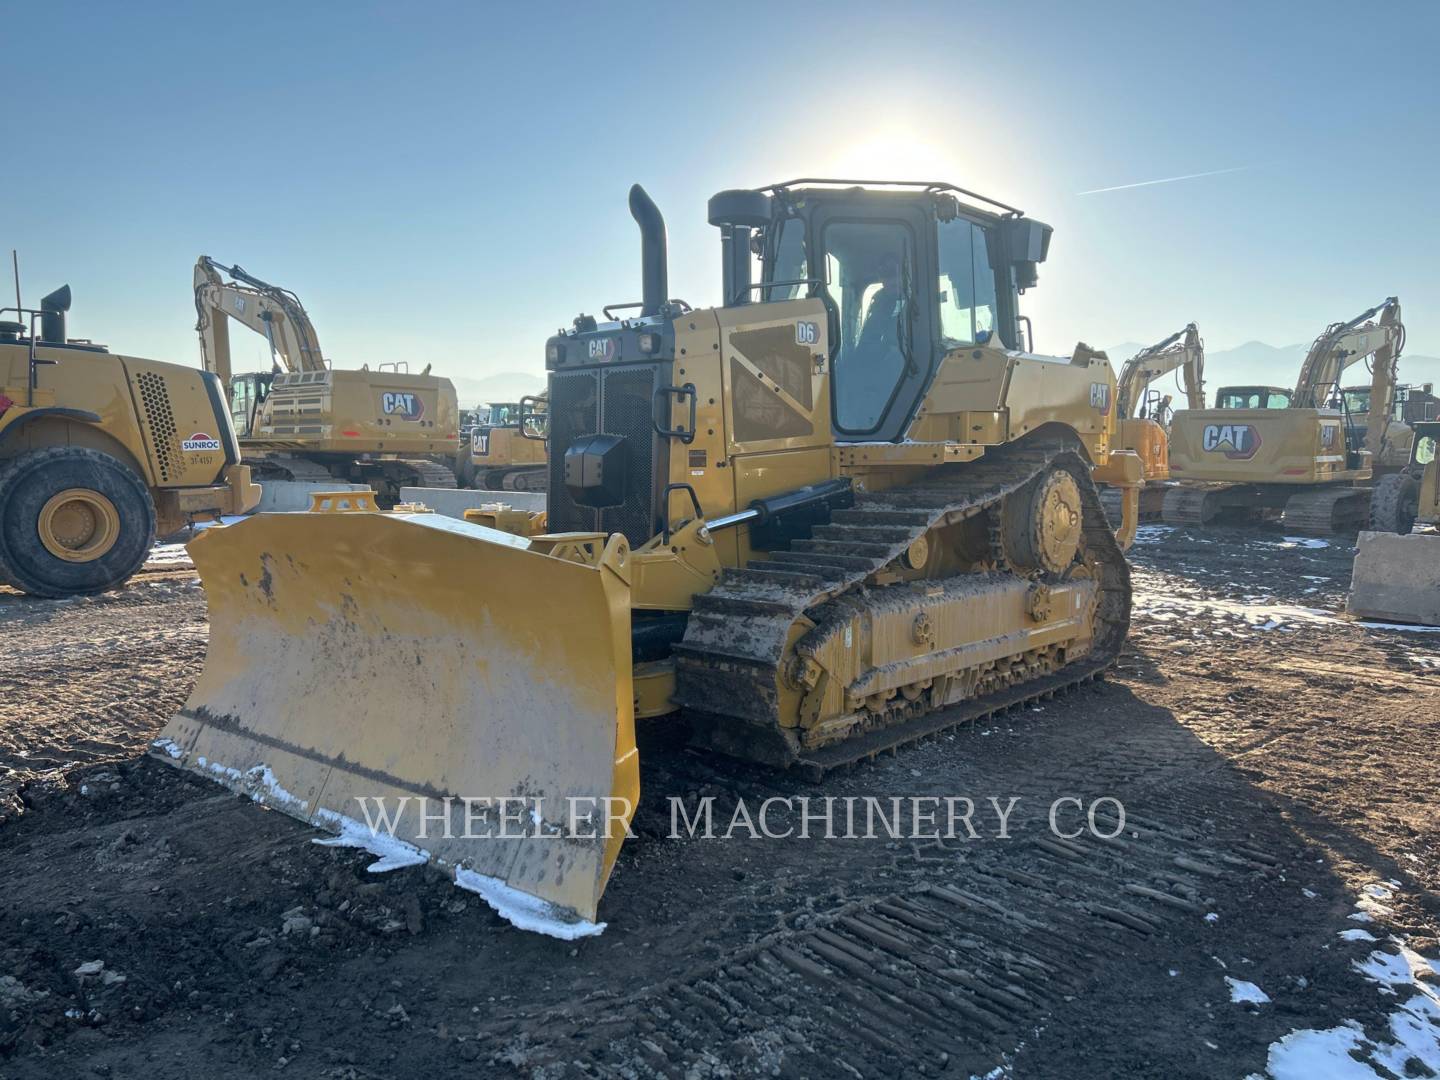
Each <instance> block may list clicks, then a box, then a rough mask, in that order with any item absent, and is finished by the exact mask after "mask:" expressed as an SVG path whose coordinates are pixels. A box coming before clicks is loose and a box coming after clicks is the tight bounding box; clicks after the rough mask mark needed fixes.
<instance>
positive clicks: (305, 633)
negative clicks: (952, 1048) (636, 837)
mask: <svg viewBox="0 0 1440 1080" xmlns="http://www.w3.org/2000/svg"><path fill="white" fill-rule="evenodd" d="M565 539H566V540H567V542H566V543H563V544H557V543H556V539H555V538H546V542H544V543H541V542H539V541H536V540H531V539H524V538H520V537H516V536H511V535H509V534H507V533H502V532H498V531H496V530H493V529H487V528H485V527H483V526H480V525H474V524H470V523H467V522H459V521H454V520H452V519H449V518H444V517H439V516H436V515H431V514H413V515H412V514H381V513H300V514H263V515H260V516H257V517H254V518H251V519H249V520H247V521H243V522H240V523H238V524H235V525H231V526H229V527H225V528H217V529H211V530H208V531H206V532H205V533H204V534H202V535H201V536H199V537H197V538H196V539H195V540H194V541H193V542H192V543H191V545H190V548H189V550H190V554H191V557H192V559H193V560H194V563H195V567H196V569H197V570H198V571H199V572H200V576H201V579H202V582H203V584H204V586H205V595H206V599H207V601H208V604H209V611H210V648H209V654H208V656H207V658H206V663H205V670H204V672H203V674H202V675H201V677H200V681H199V683H198V684H197V685H196V687H195V690H194V692H193V693H192V694H191V696H190V699H189V701H188V702H186V704H185V707H184V708H183V709H181V710H180V712H179V713H177V714H176V715H175V716H174V717H172V718H171V720H170V722H169V724H168V725H167V726H166V728H165V730H164V731H163V732H162V734H161V737H160V738H159V739H157V740H156V741H155V744H154V752H155V753H156V755H157V756H158V757H160V758H161V759H162V760H166V761H169V762H170V763H172V764H176V765H179V766H180V767H182V768H186V769H189V770H190V771H192V772H196V773H199V774H200V775H202V776H205V777H208V778H210V779H212V780H218V781H219V782H220V783H222V784H225V785H226V786H227V787H229V788H231V789H233V790H235V791H239V792H242V793H245V794H248V795H250V796H251V797H252V798H254V799H255V800H256V801H257V802H262V803H264V804H265V805H267V806H272V807H274V808H275V809H277V810H282V811H284V812H285V813H287V814H290V815H292V816H294V817H297V818H301V819H302V820H304V821H307V822H309V823H311V824H313V825H317V826H320V827H322V828H326V829H328V830H331V831H338V832H340V833H341V836H342V839H341V841H340V842H350V843H356V844H358V845H359V846H365V847H369V848H370V850H372V851H375V852H377V853H380V854H389V855H390V856H392V857H391V858H390V859H389V860H388V861H387V862H386V865H387V866H389V865H404V864H405V863H407V862H418V861H422V859H424V858H428V859H430V860H433V861H435V862H436V863H437V864H439V865H442V866H444V867H446V868H447V869H448V870H449V871H450V872H451V873H453V874H454V875H455V879H456V882H457V884H460V885H463V886H465V887H467V888H471V889H473V890H475V891H477V892H480V893H481V894H482V895H483V896H485V898H486V899H487V900H489V901H490V903H491V904H492V906H495V907H496V908H497V910H499V911H500V912H501V914H503V915H506V917H508V918H510V920H511V921H512V922H514V923H516V925H521V926H525V927H526V928H528V929H536V930H541V931H542V932H546V933H552V934H556V935H557V936H562V937H573V936H579V935H580V934H582V933H586V932H591V933H593V932H597V930H598V927H596V926H595V925H594V919H595V914H596V905H597V903H598V902H599V899H600V894H601V892H602V891H603V890H604V888H605V883H606V880H607V879H608V877H609V874H610V870H611V867H612V866H613V865H614V862H615V856H616V854H617V853H618V851H619V848H620V844H621V842H622V840H623V839H624V837H625V835H626V826H627V825H628V822H629V819H630V810H631V809H633V807H634V805H635V802H636V800H637V799H638V796H639V763H638V758H637V754H636V750H635V734H634V712H633V700H632V688H631V654H630V586H629V565H628V564H629V552H628V549H627V548H626V546H625V541H624V538H623V537H620V536H616V537H612V538H611V539H610V540H609V542H608V543H606V542H605V541H604V539H603V538H601V537H596V536H593V535H589V534H574V536H573V537H566V538H565ZM542 551H550V552H554V554H545V553H542ZM522 800H523V801H522ZM606 800H612V801H610V802H609V803H608V804H607V801H606ZM607 808H608V809H609V811H610V816H609V817H608V818H607V817H606V810H607ZM411 845H413V846H411ZM417 849H418V850H417ZM397 852H398V855H397V854H396V853H397ZM373 868H374V869H381V868H383V867H381V866H380V865H379V864H377V865H376V866H375V867H373Z"/></svg>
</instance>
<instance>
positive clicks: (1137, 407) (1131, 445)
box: [1100, 322, 1205, 525]
mask: <svg viewBox="0 0 1440 1080" xmlns="http://www.w3.org/2000/svg"><path fill="white" fill-rule="evenodd" d="M1176 370H1178V371H1179V372H1180V377H1181V378H1182V379H1183V380H1184V390H1185V401H1186V404H1187V407H1188V408H1191V409H1203V408H1204V407H1205V343H1204V342H1203V341H1202V340H1201V339H1200V331H1199V329H1197V328H1196V326H1195V324H1194V323H1193V322H1192V323H1188V324H1186V326H1185V328H1184V329H1183V330H1177V331H1175V333H1173V334H1171V335H1170V336H1169V337H1167V338H1165V339H1164V340H1163V341H1157V342H1156V343H1155V344H1154V345H1151V346H1149V347H1148V348H1144V349H1141V350H1140V351H1139V352H1137V353H1136V354H1135V355H1134V356H1132V357H1131V358H1130V359H1129V360H1126V361H1125V363H1124V364H1123V365H1122V366H1121V368H1120V378H1119V381H1118V383H1117V385H1116V391H1115V409H1116V415H1117V416H1118V418H1119V431H1118V440H1117V441H1118V445H1119V446H1120V447H1121V448H1122V449H1125V450H1133V451H1134V452H1135V454H1136V456H1138V457H1139V458H1140V463H1141V466H1142V467H1143V468H1144V474H1145V485H1144V487H1142V488H1141V489H1140V492H1139V496H1140V504H1139V515H1138V519H1137V520H1139V521H1155V520H1158V519H1159V517H1160V514H1161V508H1162V507H1163V505H1164V502H1165V492H1166V488H1167V485H1166V483H1165V481H1167V480H1169V479H1170V437H1169V430H1170V420H1171V418H1172V416H1173V415H1174V410H1173V409H1172V408H1171V406H1170V402H1171V401H1172V400H1174V398H1173V396H1172V395H1170V394H1162V393H1161V392H1160V391H1159V390H1158V389H1156V388H1154V386H1153V384H1154V382H1155V380H1156V379H1158V378H1160V377H1161V376H1162V375H1168V374H1169V373H1170V372H1172V371H1176ZM1100 497H1101V500H1102V502H1103V503H1104V505H1105V512H1106V514H1108V515H1109V516H1110V520H1111V521H1112V522H1115V523H1116V524H1117V525H1118V524H1119V523H1120V522H1121V520H1122V518H1123V504H1124V497H1125V489H1124V488H1119V487H1109V486H1106V487H1103V488H1101V490H1100Z"/></svg>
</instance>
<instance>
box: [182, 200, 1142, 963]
mask: <svg viewBox="0 0 1440 1080" xmlns="http://www.w3.org/2000/svg"><path fill="white" fill-rule="evenodd" d="M630 209H631V212H632V214H633V216H634V217H635V219H636V221H637V223H638V224H639V227H640V232H641V238H642V242H641V248H642V266H643V275H642V276H643V300H642V301H641V303H640V304H639V305H636V306H638V308H639V311H638V314H635V315H634V316H633V317H629V318H619V319H607V320H606V321H603V322H602V321H599V320H597V319H595V318H594V317H592V316H586V315H582V316H580V317H579V318H577V319H576V320H575V323H574V327H573V329H569V330H567V331H565V332H562V333H559V334H557V335H556V336H554V337H552V338H551V339H550V340H549V341H548V342H547V343H546V345H545V357H546V366H547V369H548V372H549V388H548V423H549V436H550V458H549V469H550V491H549V499H548V501H549V507H548V515H549V516H548V528H549V532H547V533H545V534H543V535H535V536H521V535H513V534H511V533H508V532H505V531H501V530H498V529H493V528H487V527H484V526H482V525H479V524H476V523H474V522H458V521H454V520H451V519H448V518H443V517H439V516H437V515H434V514H428V513H423V512H412V513H391V514H386V513H374V512H370V511H369V510H368V508H366V507H365V506H363V505H350V506H345V505H344V503H345V502H347V501H348V500H343V499H339V498H334V499H329V500H326V499H323V498H320V497H318V496H317V499H318V501H319V502H320V503H328V504H329V511H330V512H315V513H309V514H270V515H260V516H258V517H255V518H252V519H250V520H247V521H245V522H242V523H240V524H238V525H235V526H232V527H230V528H227V529H223V530H211V531H210V532H209V533H208V534H207V535H205V536H202V537H200V538H199V539H198V540H197V541H196V542H195V543H193V544H192V545H191V554H192V557H193V559H194V561H195V564H196V567H197V569H198V570H199V571H200V574H201V576H202V578H203V580H204V583H205V588H206V595H207V597H208V600H209V604H210V620H211V643H210V649H209V655H208V658H207V661H206V666H205V671H204V673H203V675H202V676H201V678H200V681H199V683H198V684H197V686H196V688H195V690H194V693H193V694H192V696H191V698H190V700H189V701H188V702H187V703H186V705H185V706H184V708H183V709H182V710H181V711H180V712H179V713H178V714H177V715H176V716H174V717H173V718H172V719H171V721H170V722H169V724H168V725H167V727H166V728H165V730H164V732H163V734H162V737H161V738H160V739H159V740H157V742H156V745H155V753H156V754H157V755H158V756H160V757H161V758H162V759H163V760H166V761H168V762H171V763H174V764H176V765H179V766H181V767H184V768H188V769H191V770H193V771H196V772H198V773H201V774H202V775H206V776H209V777H211V778H213V779H215V780H218V781H220V782H221V783H224V784H226V785H228V786H230V787H231V788H233V789H235V790H237V791H243V792H246V793H248V794H250V795H251V796H252V797H253V798H256V799H257V800H260V801H262V802H264V803H266V804H268V805H271V806H274V807H276V808H278V809H281V810H283V811H285V812H287V813H290V814H292V815H295V816H297V817H299V818H302V819H304V820H306V821H310V822H312V823H315V824H317V825H320V826H323V827H326V828H329V829H332V830H338V831H340V832H341V833H342V834H343V835H342V838H341V839H342V841H344V842H352V843H360V844H364V845H366V846H369V847H371V849H372V850H377V851H384V852H387V853H389V854H392V855H398V856H399V857H401V858H411V859H414V860H423V859H426V858H429V859H430V860H432V861H434V862H436V863H438V864H440V865H443V866H446V867H448V868H449V869H450V870H451V871H452V872H453V873H454V875H455V879H456V881H457V883H459V884H461V885H463V886H466V887H468V888H471V889H474V890H476V891H477V892H480V893H481V894H482V895H484V896H485V897H486V898H487V899H488V900H489V901H490V902H491V903H492V904H494V905H495V906H496V907H497V908H498V909H499V910H501V911H502V913H504V914H506V915H507V917H509V918H511V919H512V920H513V921H515V922H516V923H517V924H519V925H524V926H529V927H532V928H535V929H542V930H545V931H546V932H550V933H558V934H560V935H562V936H567V935H573V934H579V933H586V932H593V930H594V929H595V927H596V924H595V923H594V920H595V918H596V914H597V904H598V902H599V899H600V895H601V891H602V890H603V888H604V886H605V883H606V881H607V879H608V878H609V875H610V872H611V868H612V866H613V864H614V861H615V857H616V854H617V852H618V850H619V848H620V844H621V841H622V840H623V838H624V836H625V833H626V826H627V823H628V821H629V819H630V815H631V813H632V812H633V810H634V806H635V801H636V798H637V796H638V791H639V777H640V772H639V764H640V763H639V754H638V751H637V749H636V741H635V724H636V721H637V720H642V719H643V720H646V721H647V722H648V723H651V724H661V723H667V724H668V723H682V724H685V725H686V727H687V729H688V732H689V734H690V737H691V738H693V740H694V742H695V744H696V745H698V746H700V747H703V748H706V749H708V750H710V751H718V752H720V753H723V754H726V755H731V756H733V757H736V758H740V759H744V760H748V761H752V762H758V763H763V764H765V765H770V766H776V767H783V768H796V769H801V770H804V771H805V772H806V773H807V774H809V775H815V776H818V775H820V774H823V773H824V772H826V771H827V770H829V769H831V768H834V767H836V766H840V765H845V764H847V763H851V762H855V761H857V760H863V759H866V758H869V757H871V756H873V755H875V754H876V753H878V752H880V751H882V750H885V749H887V748H892V747H896V746H899V745H901V744H904V743H907V742H910V741H912V740H915V739H919V738H922V737H924V736H927V735H930V734H932V733H934V732H938V731H941V730H945V729H948V728H951V727H953V726H955V725H956V724H960V723H963V722H966V721H969V720H972V719H974V718H976V717H981V716H985V715H988V714H990V713H992V712H994V711H995V710H998V709H1004V708H1007V707H1011V706H1014V705H1017V704H1020V703H1022V702H1026V701H1030V700H1033V699H1036V698H1040V697H1048V696H1050V695H1052V694H1054V693H1056V692H1057V691H1061V690H1064V689H1066V688H1068V687H1071V686H1073V685H1075V684H1077V683H1080V682H1083V681H1085V680H1089V679H1092V678H1094V677H1096V676H1098V675H1099V674H1101V673H1102V672H1103V671H1104V670H1105V669H1106V667H1108V666H1109V665H1110V664H1111V662H1112V661H1113V660H1114V659H1115V657H1116V655H1117V654H1118V653H1119V651H1120V648H1121V646H1122V644H1123V642H1124V639H1125V635H1126V632H1127V628H1128V625H1129V613H1130V584H1129V570H1128V567H1127V564H1126V562H1125V558H1124V555H1123V553H1122V552H1121V550H1120V548H1119V546H1118V544H1117V542H1116V539H1115V536H1114V534H1113V533H1112V531H1111V529H1110V528H1109V526H1108V524H1107V521H1106V518H1105V515H1104V513H1103V511H1102V509H1101V507H1100V502H1099V498H1098V494H1097V491H1096V486H1095V480H1094V479H1093V477H1099V478H1100V479H1102V480H1108V481H1112V482H1121V481H1126V482H1128V483H1130V484H1131V485H1134V484H1138V483H1139V481H1140V477H1141V470H1140V465H1139V462H1138V460H1137V459H1136V458H1135V455H1134V454H1131V453H1125V452H1120V451H1116V450H1114V449H1113V446H1114V442H1113V440H1114V435H1115V409H1114V404H1115V401H1114V395H1115V376H1114V372H1113V371H1112V369H1111V367H1110V364H1109V362H1108V360H1107V359H1106V358H1105V356H1104V355H1103V354H1102V353H1097V352H1095V351H1093V350H1091V349H1089V348H1087V347H1085V346H1084V345H1080V346H1078V347H1077V348H1076V349H1075V351H1074V353H1073V355H1072V356H1070V357H1068V358H1042V357H1037V356H1032V355H1029V354H1026V353H1024V352H1022V351H1021V350H1020V348H1019V346H1020V343H1021V336H1020V311H1019V299H1020V294H1021V292H1022V290H1024V289H1027V288H1029V287H1031V286H1033V285H1035V283H1036V278H1037V266H1038V264H1039V263H1040V262H1041V261H1042V260H1044V258H1045V256H1046V253H1047V249H1048V246H1049V240H1050V233H1051V230H1050V228H1049V226H1047V225H1044V224H1042V223H1040V222H1039V221H1036V220H1034V219H1032V218H1029V217H1027V216H1025V215H1024V214H1022V213H1021V212H1020V211H1019V210H1017V209H1015V208H1013V207H1010V206H1006V205H1005V204H1003V203H998V202H995V201H993V200H990V199H987V198H985V197H982V196H979V195H976V194H974V193H972V192H969V191H966V190H964V189H961V188H957V187H953V186H951V185H948V184H889V183H887V184H873V183H861V182H851V181H843V182H842V181H826V180H799V181H793V182H789V183H783V184H776V185H772V186H770V187H768V188H764V189H756V190H735V191H726V192H722V193H720V194H718V195H716V196H715V197H714V198H713V199H711V201H710V205H709V219H710V222H711V223H712V224H714V225H716V226H718V227H719V228H720V230H721V236H722V247H723V260H722V265H723V275H722V277H723V283H724V302H723V304H722V305H721V306H719V307H713V308H706V309H692V308H690V307H689V306H688V305H687V304H685V303H684V302H682V301H678V300H674V299H671V298H670V294H669V291H668V287H667V271H666V240H665V226H664V221H663V219H662V217H661V215H660V212H659V210H658V208H657V207H656V206H655V204H654V203H653V202H652V201H651V199H650V198H649V196H648V195H646V193H645V192H644V191H643V190H642V189H641V188H640V187H639V186H638V185H636V186H635V187H634V188H633V189H632V190H631V192H630ZM752 251H758V252H760V264H761V268H762V272H761V275H760V279H759V280H758V281H754V280H752ZM517 803H518V804H519V805H516V804H517ZM380 807H383V808H384V813H385V815H386V816H385V817H384V820H383V821H381V820H380V819H378V818H376V817H375V814H377V813H379V809H378V808H380ZM522 834H523V837H522ZM396 845H399V846H398V848H397V846H396Z"/></svg>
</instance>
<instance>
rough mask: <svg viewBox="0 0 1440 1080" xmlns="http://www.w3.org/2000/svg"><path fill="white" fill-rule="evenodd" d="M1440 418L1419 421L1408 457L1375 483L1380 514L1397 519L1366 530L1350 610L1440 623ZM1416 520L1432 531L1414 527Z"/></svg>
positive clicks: (1357, 555) (1399, 619)
mask: <svg viewBox="0 0 1440 1080" xmlns="http://www.w3.org/2000/svg"><path fill="white" fill-rule="evenodd" d="M1437 445H1440V420H1423V421H1416V422H1415V424H1414V439H1413V441H1412V443H1411V451H1410V454H1411V456H1410V461H1409V462H1408V463H1407V467H1406V469H1405V470H1404V471H1402V472H1397V473H1391V474H1390V475H1388V476H1385V477H1383V478H1382V479H1381V480H1380V482H1379V483H1378V484H1377V485H1376V486H1375V497H1374V501H1375V503H1376V504H1377V506H1380V507H1381V509H1380V513H1381V514H1383V515H1385V516H1386V517H1387V518H1389V519H1392V520H1394V521H1395V522H1396V525H1397V528H1395V529H1394V530H1393V531H1386V532H1362V533H1361V534H1360V541H1359V546H1358V547H1357V549H1356V551H1355V568H1354V573H1353V577H1352V580H1351V586H1350V603H1349V609H1350V612H1351V614H1353V615H1360V616H1363V617H1365V618H1372V619H1391V620H1394V621H1396V622H1406V623H1422V624H1425V625H1427V626H1440V532H1437V531H1436V530H1437V529H1440V454H1437V449H1436V448H1437ZM1416 525H1421V526H1430V528H1429V529H1428V530H1425V531H1417V532H1413V533H1412V532H1411V529H1412V528H1414V526H1416Z"/></svg>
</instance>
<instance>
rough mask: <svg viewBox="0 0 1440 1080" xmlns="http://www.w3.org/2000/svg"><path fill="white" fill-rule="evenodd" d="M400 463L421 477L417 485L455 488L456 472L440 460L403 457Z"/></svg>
mask: <svg viewBox="0 0 1440 1080" xmlns="http://www.w3.org/2000/svg"><path fill="white" fill-rule="evenodd" d="M399 464H401V465H403V466H405V467H406V468H407V469H411V470H413V471H414V472H415V474H416V476H417V477H418V478H419V483H417V484H415V485H414V486H415V487H427V488H453V487H454V486H455V473H454V472H453V471H451V469H450V467H449V466H447V465H441V464H440V463H439V462H438V461H426V460H425V459H424V458H401V459H400V460H399Z"/></svg>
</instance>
